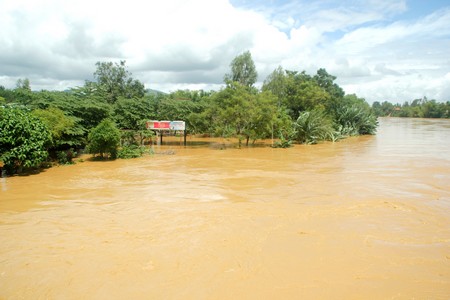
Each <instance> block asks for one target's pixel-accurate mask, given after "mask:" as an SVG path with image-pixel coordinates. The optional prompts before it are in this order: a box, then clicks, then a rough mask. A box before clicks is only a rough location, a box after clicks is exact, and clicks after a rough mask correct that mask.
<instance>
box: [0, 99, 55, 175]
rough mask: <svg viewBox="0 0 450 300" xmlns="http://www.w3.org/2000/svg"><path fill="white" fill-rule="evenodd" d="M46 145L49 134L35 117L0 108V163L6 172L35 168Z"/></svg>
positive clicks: (45, 157)
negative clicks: (0, 162) (1, 162)
mask: <svg viewBox="0 0 450 300" xmlns="http://www.w3.org/2000/svg"><path fill="white" fill-rule="evenodd" d="M50 142H51V135H50V132H49V131H48V129H47V127H46V126H45V125H44V124H43V123H42V122H41V121H40V120H39V119H38V118H37V117H35V116H33V115H32V114H31V113H29V112H28V111H25V110H23V109H20V108H0V160H1V161H3V163H4V165H5V168H6V170H7V171H8V172H16V171H17V172H21V170H22V169H23V168H33V167H39V166H40V165H41V163H43V162H44V161H45V160H46V159H47V157H48V152H47V146H48V145H49V144H50Z"/></svg>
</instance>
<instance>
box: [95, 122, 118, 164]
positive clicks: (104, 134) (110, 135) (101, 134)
mask: <svg viewBox="0 0 450 300" xmlns="http://www.w3.org/2000/svg"><path fill="white" fill-rule="evenodd" d="M88 140H89V144H88V151H89V153H92V154H94V156H95V155H96V154H100V157H101V158H103V157H104V154H106V155H107V156H109V157H110V158H116V156H117V148H118V147H119V142H120V131H119V129H118V128H117V127H116V124H115V123H114V122H113V121H112V120H110V119H104V120H103V121H101V122H100V124H98V125H97V127H95V128H93V129H91V131H90V132H89V136H88Z"/></svg>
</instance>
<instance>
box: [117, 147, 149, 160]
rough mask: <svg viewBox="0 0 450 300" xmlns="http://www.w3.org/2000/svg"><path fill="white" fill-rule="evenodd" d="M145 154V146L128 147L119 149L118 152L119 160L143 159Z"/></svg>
mask: <svg viewBox="0 0 450 300" xmlns="http://www.w3.org/2000/svg"><path fill="white" fill-rule="evenodd" d="M145 152H146V149H145V147H144V146H138V145H127V146H123V147H122V148H120V149H119V151H118V152H117V158H124V159H127V158H137V157H141V156H142V155H143V154H144V153H145Z"/></svg>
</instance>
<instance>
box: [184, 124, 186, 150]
mask: <svg viewBox="0 0 450 300" xmlns="http://www.w3.org/2000/svg"><path fill="white" fill-rule="evenodd" d="M186 136H187V130H186V128H185V129H184V146H185V147H186Z"/></svg>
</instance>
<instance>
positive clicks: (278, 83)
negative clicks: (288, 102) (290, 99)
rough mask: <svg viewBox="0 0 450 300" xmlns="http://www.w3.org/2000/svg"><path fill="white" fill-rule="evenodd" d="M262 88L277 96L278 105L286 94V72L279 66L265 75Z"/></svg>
mask: <svg viewBox="0 0 450 300" xmlns="http://www.w3.org/2000/svg"><path fill="white" fill-rule="evenodd" d="M262 90H263V91H270V92H272V94H274V95H275V96H276V97H277V98H278V107H279V106H280V105H281V103H283V99H284V98H285V96H286V74H285V71H284V70H283V68H282V67H281V66H279V67H278V68H276V69H275V70H274V71H273V72H272V73H271V74H270V75H269V76H267V78H266V80H264V84H263V86H262Z"/></svg>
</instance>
